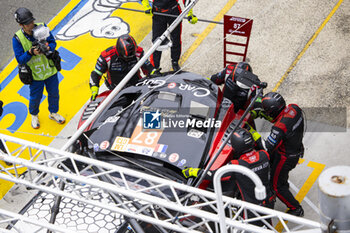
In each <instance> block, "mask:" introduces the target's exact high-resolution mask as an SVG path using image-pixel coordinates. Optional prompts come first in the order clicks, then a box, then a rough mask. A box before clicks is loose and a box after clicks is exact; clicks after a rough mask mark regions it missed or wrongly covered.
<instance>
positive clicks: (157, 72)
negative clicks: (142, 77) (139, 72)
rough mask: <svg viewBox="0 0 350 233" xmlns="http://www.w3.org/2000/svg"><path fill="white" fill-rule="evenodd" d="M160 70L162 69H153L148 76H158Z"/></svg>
mask: <svg viewBox="0 0 350 233" xmlns="http://www.w3.org/2000/svg"><path fill="white" fill-rule="evenodd" d="M161 69H162V68H158V69H156V68H154V69H153V70H152V71H151V73H150V75H160V70H161Z"/></svg>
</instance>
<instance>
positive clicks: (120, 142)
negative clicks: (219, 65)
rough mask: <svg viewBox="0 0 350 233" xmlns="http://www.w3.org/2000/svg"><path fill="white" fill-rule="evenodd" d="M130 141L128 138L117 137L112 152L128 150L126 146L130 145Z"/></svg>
mask: <svg viewBox="0 0 350 233" xmlns="http://www.w3.org/2000/svg"><path fill="white" fill-rule="evenodd" d="M129 141H130V138H126V137H119V136H118V137H116V138H115V140H114V142H113V145H112V147H111V150H115V151H125V150H126V146H127V145H128V143H129Z"/></svg>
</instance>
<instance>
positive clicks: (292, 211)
mask: <svg viewBox="0 0 350 233" xmlns="http://www.w3.org/2000/svg"><path fill="white" fill-rule="evenodd" d="M287 214H291V215H294V216H299V217H303V216H304V210H303V207H301V206H300V207H298V208H295V209H289V210H288V211H287Z"/></svg>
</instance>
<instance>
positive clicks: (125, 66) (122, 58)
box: [90, 35, 155, 100]
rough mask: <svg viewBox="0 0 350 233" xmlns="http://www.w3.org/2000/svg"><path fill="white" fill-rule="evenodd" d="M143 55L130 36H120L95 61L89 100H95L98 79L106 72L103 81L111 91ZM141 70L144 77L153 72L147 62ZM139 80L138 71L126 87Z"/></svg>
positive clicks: (141, 49)
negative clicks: (114, 43)
mask: <svg viewBox="0 0 350 233" xmlns="http://www.w3.org/2000/svg"><path fill="white" fill-rule="evenodd" d="M143 55H144V51H143V48H142V47H140V46H137V44H136V42H135V39H134V38H133V37H132V36H130V35H122V36H120V37H119V38H118V40H117V43H116V45H115V46H111V47H109V48H107V49H106V50H104V51H103V52H102V53H101V55H100V57H99V58H98V59H97V63H96V66H95V69H94V70H93V71H92V72H91V76H90V89H91V100H95V98H96V96H97V95H98V90H99V86H100V79H101V76H102V75H103V74H104V73H106V72H107V78H106V80H105V84H106V86H107V88H108V89H110V90H113V89H114V88H115V87H116V86H117V85H118V84H119V83H120V81H121V80H122V79H123V78H124V77H125V76H126V75H127V74H128V73H129V71H130V70H131V69H132V68H133V67H134V66H135V65H136V63H137V62H138V61H139V60H140V59H141V58H142V57H143ZM141 69H142V72H143V73H144V75H149V74H151V73H152V71H155V70H154V67H153V66H152V64H151V63H150V62H149V60H147V61H146V62H145V63H144V64H143V65H142V67H141ZM141 78H142V76H141V74H140V71H138V72H137V73H136V74H135V75H134V76H133V77H132V78H131V79H130V80H129V82H128V83H127V85H126V86H131V85H134V84H135V83H136V82H137V81H138V80H139V79H141Z"/></svg>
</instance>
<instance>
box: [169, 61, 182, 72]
mask: <svg viewBox="0 0 350 233" xmlns="http://www.w3.org/2000/svg"><path fill="white" fill-rule="evenodd" d="M171 65H172V66H173V70H174V71H175V72H176V71H179V70H180V69H181V68H180V66H179V62H178V61H172V62H171Z"/></svg>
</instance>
